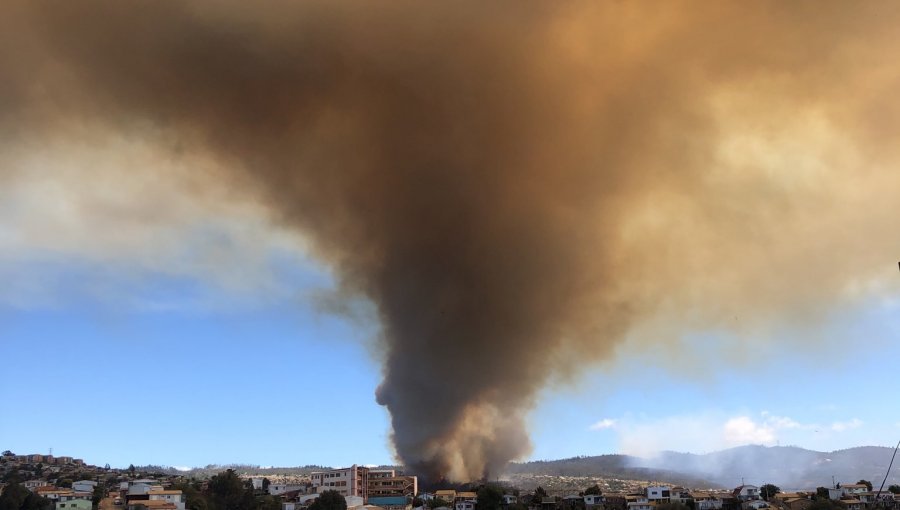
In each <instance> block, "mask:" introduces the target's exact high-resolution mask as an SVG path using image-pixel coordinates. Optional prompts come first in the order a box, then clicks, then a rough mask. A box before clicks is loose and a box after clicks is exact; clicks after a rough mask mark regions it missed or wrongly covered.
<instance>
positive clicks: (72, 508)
mask: <svg viewBox="0 0 900 510" xmlns="http://www.w3.org/2000/svg"><path fill="white" fill-rule="evenodd" d="M55 508H56V510H91V509H92V508H93V502H92V501H91V500H90V498H72V499H66V500H65V501H63V500H59V501H57V502H56V506H55Z"/></svg>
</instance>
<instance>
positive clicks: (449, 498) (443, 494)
mask: <svg viewBox="0 0 900 510" xmlns="http://www.w3.org/2000/svg"><path fill="white" fill-rule="evenodd" d="M434 497H435V498H436V499H440V500H441V501H446V502H447V503H450V504H451V505H452V504H453V502H454V501H456V491H455V490H452V489H445V490H439V491H435V492H434Z"/></svg>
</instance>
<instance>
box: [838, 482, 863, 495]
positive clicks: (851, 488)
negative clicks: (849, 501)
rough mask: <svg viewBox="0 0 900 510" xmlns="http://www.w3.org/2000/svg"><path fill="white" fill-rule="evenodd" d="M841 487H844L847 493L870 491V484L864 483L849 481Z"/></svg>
mask: <svg viewBox="0 0 900 510" xmlns="http://www.w3.org/2000/svg"><path fill="white" fill-rule="evenodd" d="M841 489H844V493H845V494H860V493H863V492H869V486H868V485H866V484H864V483H848V484H844V485H841Z"/></svg>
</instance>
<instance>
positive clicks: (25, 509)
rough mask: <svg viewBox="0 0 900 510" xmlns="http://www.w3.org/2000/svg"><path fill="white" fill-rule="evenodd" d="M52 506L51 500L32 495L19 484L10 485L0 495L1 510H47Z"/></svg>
mask: <svg viewBox="0 0 900 510" xmlns="http://www.w3.org/2000/svg"><path fill="white" fill-rule="evenodd" d="M52 505H53V503H52V502H51V501H50V500H49V499H47V498H45V497H42V496H38V495H36V494H33V493H31V491H29V490H28V489H26V488H25V487H23V486H22V485H20V484H18V483H14V484H11V485H8V486H7V487H6V488H5V489H4V490H3V494H0V510H46V509H49V508H51V506H52Z"/></svg>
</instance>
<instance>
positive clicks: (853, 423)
mask: <svg viewBox="0 0 900 510" xmlns="http://www.w3.org/2000/svg"><path fill="white" fill-rule="evenodd" d="M862 424H863V422H862V420H860V419H859V418H853V419H852V420H848V421H836V422H834V423H832V424H831V430H833V431H835V432H844V431H845V430H850V429H857V428H859V427H861V426H862Z"/></svg>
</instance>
